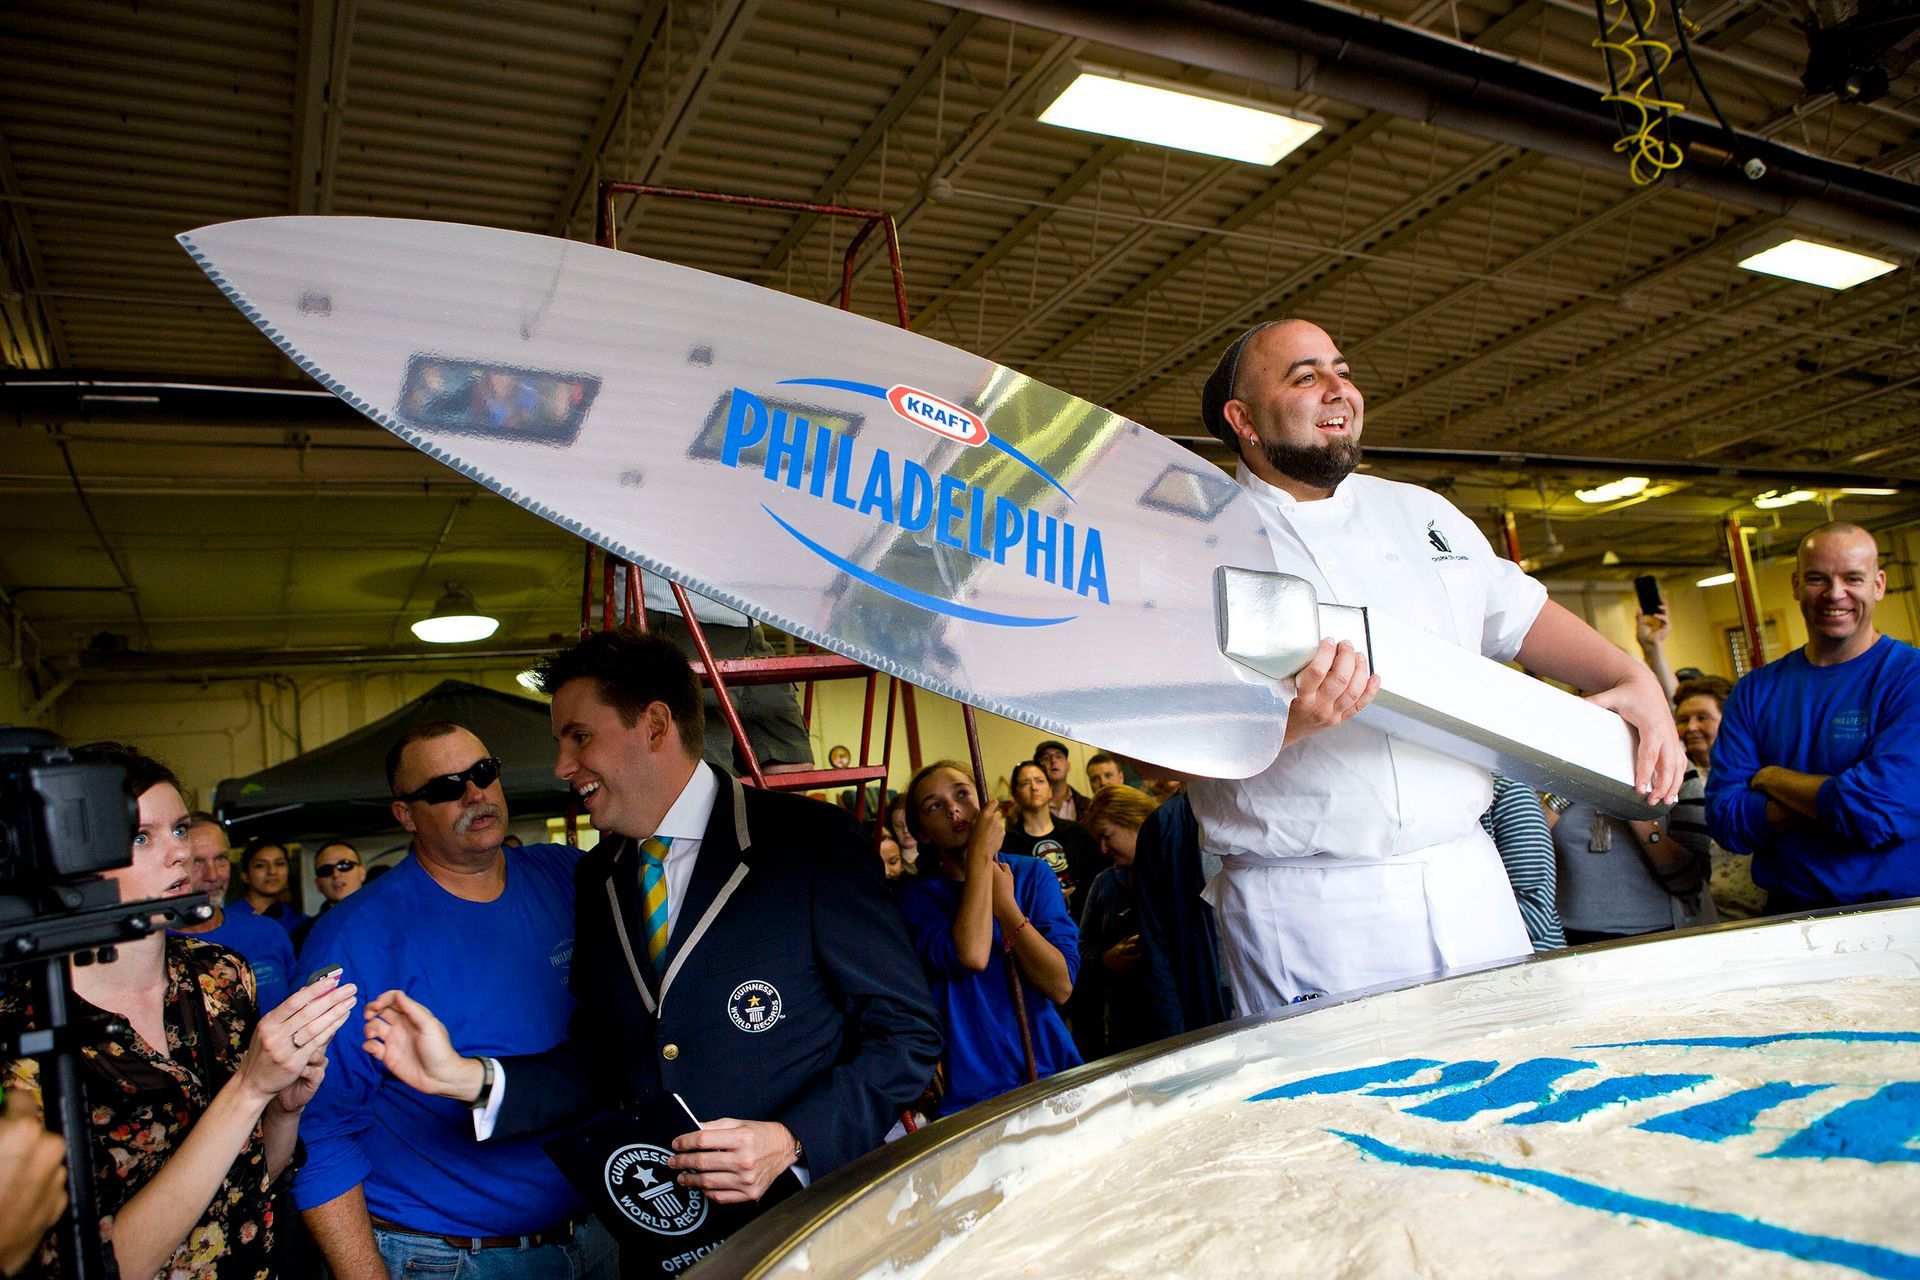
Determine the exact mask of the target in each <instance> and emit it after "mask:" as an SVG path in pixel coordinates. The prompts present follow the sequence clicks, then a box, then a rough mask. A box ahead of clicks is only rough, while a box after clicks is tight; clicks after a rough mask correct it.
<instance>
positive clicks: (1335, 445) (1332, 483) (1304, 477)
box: [1260, 439, 1360, 489]
mask: <svg viewBox="0 0 1920 1280" xmlns="http://www.w3.org/2000/svg"><path fill="white" fill-rule="evenodd" d="M1260 452H1261V453H1263V454H1265V455H1266V458H1267V465H1268V466H1270V467H1272V468H1273V469H1274V470H1275V471H1278V472H1279V473H1280V474H1281V475H1283V476H1286V477H1287V478H1288V479H1290V480H1297V481H1299V482H1300V483H1301V484H1304V485H1306V486H1307V487H1308V488H1310V489H1333V488H1337V487H1339V484H1340V482H1341V481H1342V480H1345V479H1346V478H1347V477H1348V476H1350V475H1352V474H1353V469H1354V468H1355V467H1357V466H1359V465H1360V445H1359V443H1358V442H1357V441H1354V440H1350V439H1334V440H1330V441H1328V442H1327V443H1326V444H1325V445H1302V444H1285V443H1282V442H1280V441H1277V440H1262V441H1261V442H1260Z"/></svg>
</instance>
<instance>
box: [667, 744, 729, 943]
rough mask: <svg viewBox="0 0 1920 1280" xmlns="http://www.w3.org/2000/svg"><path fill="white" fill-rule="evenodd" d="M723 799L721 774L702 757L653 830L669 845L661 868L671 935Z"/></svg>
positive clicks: (668, 934) (669, 935) (668, 928)
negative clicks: (715, 810) (710, 821)
mask: <svg viewBox="0 0 1920 1280" xmlns="http://www.w3.org/2000/svg"><path fill="white" fill-rule="evenodd" d="M719 798H720V775H719V774H717V773H715V772H714V771H713V766H712V765H710V764H708V763H707V762H706V761H704V760H702V761H701V762H700V763H699V764H697V765H695V766H694V767H693V776H692V777H691V778H688V779H687V785H686V786H684V787H682V788H681V789H680V795H679V796H678V797H677V798H676V799H675V800H674V802H673V803H672V804H671V805H669V806H668V807H667V816H666V817H664V818H662V819H660V826H659V828H658V829H657V830H655V831H654V832H653V834H654V835H656V836H658V837H660V838H661V839H662V840H671V841H672V842H673V843H672V844H670V845H668V846H667V857H666V861H665V862H664V863H662V864H661V869H662V870H663V871H665V872H666V874H667V936H668V937H669V938H671V937H672V936H673V930H674V928H675V926H677V925H678V924H679V923H680V903H681V901H682V900H684V899H685V898H686V896H687V885H688V884H689V883H690V882H691V881H692V880H693V864H694V863H695V862H696V861H698V860H699V858H700V842H701V841H703V840H705V839H706V836H707V820H708V819H710V818H711V817H713V806H714V802H715V801H717V800H718V799H719Z"/></svg>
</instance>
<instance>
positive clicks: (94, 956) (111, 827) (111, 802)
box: [0, 725, 211, 1280]
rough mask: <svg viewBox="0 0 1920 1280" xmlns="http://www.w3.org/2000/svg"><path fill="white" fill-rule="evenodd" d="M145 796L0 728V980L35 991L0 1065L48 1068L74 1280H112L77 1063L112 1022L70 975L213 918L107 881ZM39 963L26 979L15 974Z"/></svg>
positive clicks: (6, 1034) (113, 769)
mask: <svg viewBox="0 0 1920 1280" xmlns="http://www.w3.org/2000/svg"><path fill="white" fill-rule="evenodd" d="M139 825H140V805H139V801H138V798H137V797H135V796H133V795H131V794H129V791H128V787H127V775H126V771H125V770H124V769H122V768H121V767H120V766H119V765H117V764H111V763H109V762H107V761H104V760H89V759H85V758H84V757H83V758H79V759H76V758H75V757H74V754H73V752H71V751H69V750H68V749H67V748H66V747H65V746H64V745H62V744H61V741H60V739H59V738H58V737H57V736H55V735H54V734H51V733H48V732H46V731H45V730H42V729H20V728H15V727H13V726H11V725H0V981H5V982H7V983H9V984H12V983H14V982H25V983H30V984H31V985H30V990H31V992H32V997H31V1004H32V1007H33V1008H34V1009H35V1010H36V1011H37V1014H38V1016H37V1017H36V1018H35V1020H34V1021H35V1025H33V1026H28V1027H17V1026H0V1060H5V1059H9V1058H16V1057H32V1058H34V1059H37V1060H38V1061H39V1062H40V1064H41V1072H40V1088H41V1102H42V1105H43V1108H44V1110H45V1113H46V1117H47V1127H48V1128H49V1129H51V1130H53V1131H54V1132H56V1133H59V1134H62V1135H63V1136H64V1137H65V1138H66V1141H67V1200H68V1209H67V1213H66V1216H65V1217H63V1218H62V1219H61V1220H60V1225H59V1226H58V1227H56V1228H55V1232H56V1235H57V1237H58V1240H59V1251H60V1261H61V1264H62V1268H63V1270H64V1272H65V1274H66V1276H67V1277H68V1280H113V1278H114V1277H115V1275H116V1274H117V1272H116V1269H115V1267H114V1262H113V1256H112V1254H111V1253H109V1252H107V1251H105V1250H104V1249H103V1247H102V1242H101V1239H100V1233H99V1229H98V1223H99V1217H98V1215H97V1214H96V1213H95V1210H94V1206H95V1200H94V1194H93V1163H92V1154H91V1150H90V1148H89V1144H88V1140H87V1116H88V1111H87V1106H86V1099H85V1091H84V1087H83V1085H82V1083H81V1077H80V1056H81V1054H82V1052H83V1051H84V1050H86V1049H87V1048H88V1047H89V1046H91V1045H93V1044H96V1043H98V1040H99V1038H100V1036H101V1035H102V1034H112V1033H114V1032H115V1031H116V1028H115V1027H114V1026H113V1025H111V1024H112V1023H113V1021H114V1020H113V1019H111V1018H107V1019H102V1018H101V1017H100V1016H99V1015H98V1013H97V1012H96V1013H95V1014H93V1015H92V1016H91V1017H90V1016H88V1015H87V1014H85V1013H84V1012H80V1011H78V1010H76V1007H75V1005H74V1003H73V1001H74V996H73V992H72V987H71V984H70V982H69V980H68V976H67V964H68V962H69V958H71V962H72V963H73V964H76V965H85V964H92V963H95V962H102V963H104V962H109V961H111V960H112V959H113V958H114V954H115V953H114V948H115V947H116V946H117V945H119V944H121V943H125V942H131V941H133V940H134V939H136V938H143V937H148V936H151V935H152V934H154V933H156V932H158V931H160V930H162V929H165V928H166V927H167V926H168V925H170V924H174V923H177V922H179V921H181V920H184V919H189V918H192V919H202V920H204V919H208V918H210V916H211V908H209V907H208V906H207V905H206V902H207V899H206V896H205V895H204V894H194V895H189V896H183V897H178V898H164V899H148V900H146V901H141V902H122V901H121V900H120V886H119V885H118V884H117V883H116V882H114V881H113V880H110V879H108V878H106V876H105V875H104V874H102V873H104V872H106V871H110V870H112V869H114V868H115V867H124V866H127V865H129V864H130V863H131V862H132V861H133V853H132V849H133V835H134V832H135V831H136V830H137V829H138V828H139ZM28 966H32V968H31V969H29V971H28V972H27V973H15V972H13V970H15V969H17V968H25V967H28Z"/></svg>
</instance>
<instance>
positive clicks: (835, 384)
mask: <svg viewBox="0 0 1920 1280" xmlns="http://www.w3.org/2000/svg"><path fill="white" fill-rule="evenodd" d="M774 385H776V386H781V387H829V388H831V389H832V390H835V391H851V392H853V393H855V394H856V395H863V396H872V397H873V398H874V399H876V400H885V399H886V398H887V389H886V388H885V387H876V386H875V385H873V383H871V382H854V381H852V380H851V379H849V378H783V379H782V380H781V381H779V382H778V383H775V384H774ZM987 443H988V444H990V445H992V446H993V447H994V448H996V449H998V450H999V451H1000V452H1002V453H1004V454H1006V455H1007V456H1008V457H1009V458H1012V459H1013V460H1014V461H1015V462H1018V463H1019V464H1020V465H1021V466H1023V467H1025V468H1026V469H1027V470H1029V471H1031V472H1033V474H1035V475H1037V476H1039V477H1040V478H1041V479H1042V480H1045V481H1046V482H1047V483H1048V484H1050V485H1052V486H1053V487H1054V488H1056V489H1058V490H1059V491H1060V496H1061V497H1063V498H1065V499H1066V500H1067V501H1068V502H1071V503H1073V504H1074V505H1075V506H1079V505H1080V499H1078V498H1076V497H1074V496H1073V495H1072V494H1070V493H1068V492H1067V487H1066V486H1065V485H1063V484H1061V483H1060V482H1059V481H1058V480H1055V479H1054V478H1053V476H1052V475H1051V474H1050V473H1049V472H1048V471H1047V469H1046V468H1045V467H1043V466H1041V465H1040V464H1039V463H1037V462H1035V461H1034V460H1033V459H1032V458H1029V457H1028V456H1027V455H1026V454H1024V453H1022V452H1020V450H1018V449H1016V448H1014V446H1013V445H1011V444H1009V443H1007V442H1006V441H1005V440H1003V439H1001V438H1000V437H999V436H997V435H994V434H993V433H992V432H991V431H989V432H988V433H987Z"/></svg>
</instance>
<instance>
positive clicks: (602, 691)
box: [367, 631, 940, 1204]
mask: <svg viewBox="0 0 1920 1280" xmlns="http://www.w3.org/2000/svg"><path fill="white" fill-rule="evenodd" d="M539 672H540V681H541V687H542V688H543V689H544V690H546V691H547V692H548V693H550V694H551V695H552V696H553V732H554V738H555V739H556V741H557V742H558V743H559V749H560V758H559V763H558V765H557V766H556V768H555V773H557V774H558V775H559V777H560V778H561V779H562V780H563V781H565V782H566V783H567V784H568V785H569V786H570V787H572V788H573V791H574V794H576V795H578V796H579V797H580V798H581V801H582V804H583V805H584V806H585V808H586V810H587V813H588V814H589V815H590V816H591V817H592V819H593V823H594V826H595V827H597V828H599V830H600V831H601V833H602V835H603V837H604V838H603V839H602V841H601V843H600V844H599V845H598V846H597V847H596V848H595V849H594V850H593V851H592V852H591V853H589V854H588V855H587V856H586V857H585V858H584V859H583V860H582V862H581V865H580V874H579V880H578V883H579V939H580V942H579V953H578V959H577V962H576V963H575V965H574V969H573V990H574V994H575V997H576V999H577V1002H578V1004H577V1009H578V1012H577V1015H576V1017H575V1018H574V1020H573V1027H572V1036H571V1039H570V1042H569V1043H568V1044H566V1045H564V1046H562V1047H561V1048H559V1049H557V1050H555V1051H553V1052H551V1053H543V1054H536V1055H523V1056H519V1057H510V1056H507V1055H504V1054H498V1053H495V1052H494V1051H492V1050H490V1049H489V1048H488V1047H487V1046H486V1045H485V1044H484V1043H482V1042H480V1041H478V1040H476V1039H475V1038H473V1037H470V1036H464V1035H462V1034H461V1033H460V1031H459V1030H458V1029H456V1028H451V1027H446V1028H443V1027H441V1026H440V1024H439V1022H438V1021H436V1020H435V1018H434V1015H433V1012H431V1011H429V1009H428V1008H427V1007H425V1006H429V1005H431V1006H433V1007H434V1009H437V1008H438V1005H437V1003H436V998H435V997H434V996H433V994H432V993H430V992H423V991H421V990H420V989H418V988H414V989H412V990H409V991H407V992H405V993H402V992H399V991H388V992H385V993H384V994H382V995H381V996H380V997H379V998H378V999H376V1000H374V1001H373V1002H372V1003H371V1004H370V1005H369V1006H368V1009H367V1034H368V1037H369V1040H368V1043H369V1046H371V1047H372V1048H371V1051H373V1052H376V1053H378V1055H379V1057H380V1059H381V1061H382V1062H383V1063H385V1064H386V1066H387V1068H388V1069H389V1070H390V1071H392V1072H393V1073H394V1074H395V1075H397V1076H399V1077H400V1078H402V1079H405V1080H408V1081H409V1083H412V1084H413V1085H414V1086H415V1087H416V1088H419V1089H421V1090H423V1091H428V1092H434V1093H438V1094H440V1095H441V1096H443V1097H450V1098H458V1099H460V1100H462V1101H465V1102H467V1103H469V1104H470V1105H472V1106H474V1107H475V1108H476V1110H479V1111H481V1112H482V1115H483V1120H482V1128H483V1129H485V1128H491V1129H492V1131H493V1132H495V1133H497V1134H510V1133H511V1134H518V1133H525V1132H528V1131H529V1130H537V1129H538V1128H539V1127H540V1126H543V1125H553V1124H557V1123H561V1122H563V1121H565V1120H568V1119H571V1118H574V1117H577V1116H582V1115H584V1114H586V1113H588V1112H590V1111H592V1110H594V1109H595V1108H596V1107H597V1106H608V1105H613V1104H615V1103H616V1102H617V1101H620V1100H626V1101H630V1102H633V1103H636V1104H639V1105H640V1106H643V1107H653V1108H662V1107H663V1104H664V1106H671V1105H672V1102H671V1100H672V1099H675V1098H676V1097H677V1098H679V1099H684V1101H685V1106H686V1107H687V1108H688V1109H689V1110H691V1112H692V1113H693V1115H694V1116H697V1117H698V1118H699V1121H700V1127H699V1128H698V1129H695V1128H694V1126H692V1125H687V1126H685V1127H686V1128H687V1129H688V1130H690V1131H689V1132H684V1133H681V1134H679V1135H678V1136H677V1137H675V1138H674V1139H673V1147H674V1150H675V1152H676V1153H677V1154H675V1155H674V1156H673V1157H672V1158H671V1161H670V1167H671V1168H672V1170H673V1171H674V1174H675V1176H676V1177H677V1178H678V1180H679V1181H680V1182H681V1183H682V1185H686V1186H695V1187H699V1188H700V1189H701V1190H702V1191H704V1192H705V1193H706V1194H707V1195H708V1196H710V1197H711V1198H712V1199H713V1200H714V1201H715V1202H717V1203H722V1204H729V1203H744V1202H747V1201H757V1200H759V1199H760V1198H761V1196H762V1195H763V1194H765V1193H766V1191H767V1189H768V1188H769V1187H770V1186H771V1185H772V1183H773V1181H774V1179H776V1178H778V1177H779V1176H780V1175H781V1174H782V1173H783V1172H785V1171H786V1170H787V1169H789V1168H797V1169H799V1170H801V1171H804V1175H805V1176H807V1177H818V1176H820V1175H821V1174H824V1173H827V1172H829V1171H830V1170H832V1169H835V1168H837V1167H839V1166H840V1165H842V1164H845V1163H846V1162H847V1161H849V1160H851V1159H853V1158H854V1157H855V1156H858V1155H860V1154H861V1153H863V1152H865V1151H868V1150H871V1149H872V1148H874V1147H877V1146H879V1145H880V1142H881V1140H882V1138H883V1137H884V1136H885V1134H886V1132H887V1130H888V1128H889V1127H890V1126H892V1125H893V1124H894V1123H895V1120H896V1119H897V1117H898V1116H899V1114H900V1112H901V1111H902V1110H903V1109H904V1108H905V1107H906V1106H907V1105H908V1104H910V1103H911V1102H913V1101H914V1100H915V1099H916V1098H918V1097H919V1096H920V1093H921V1091H922V1089H923V1088H924V1087H925V1085H926V1084H927V1081H928V1080H929V1079H930V1078H931V1077H932V1075H933V1070H934V1065H935V1063H936V1062H937V1061H938V1059H939V1055H940V1032H939V1026H938V1022H937V1017H936V1014H935V1012H934V1007H933V1002H932V999H931V997H930V996H929V995H928V993H927V985H926V980H925V979H924V978H923V977H922V976H921V970H920V965H919V963H918V962H917V960H916V959H915V957H914V954H913V950H912V947H911V944H910V943H909V942H908V940H907V935H906V930H905V927H904V926H903V925H902V923H901V920H900V914H899V912H898V911H897V910H896V909H895V908H894V905H893V901H892V899H891V898H890V897H889V896H888V895H887V892H886V889H885V884H884V881H883V880H882V878H881V875H880V867H879V862H878V860H877V859H875V858H874V856H873V846H872V842H871V840H870V839H869V838H868V837H867V836H866V835H865V834H864V833H863V832H862V831H861V830H860V828H859V827H858V825H857V824H856V823H855V822H854V820H853V818H852V816H851V815H850V814H848V813H846V812H845V811H843V810H841V809H838V808H835V807H834V806H832V805H827V804H822V803H820V802H819V801H815V800H809V799H807V798H805V797H802V796H797V795H793V794H791V793H786V792H775V791H763V790H759V789H757V788H752V787H745V786H742V785H741V783H740V782H739V780H738V779H736V778H732V777H729V776H728V775H726V774H725V773H722V772H720V771H718V770H716V769H714V768H713V767H712V766H711V765H709V764H707V763H705V762H703V760H702V759H701V748H702V741H703V735H702V725H701V715H702V713H701V707H700V695H699V688H698V686H697V685H696V684H695V683H694V680H693V676H692V673H691V672H690V671H689V670H688V667H687V661H686V659H685V658H684V657H682V656H681V655H680V652H679V651H678V650H677V649H675V648H674V647H673V645H672V644H670V643H668V642H667V641H665V640H662V639H660V638H659V637H657V636H650V635H643V634H640V633H638V632H632V631H611V632H602V633H600V634H598V635H594V636H590V637H588V638H587V639H585V640H583V641H581V642H580V643H579V644H577V645H575V646H574V647H573V648H571V649H567V650H564V651H562V652H560V653H558V654H555V655H553V656H552V657H550V658H548V659H547V660H546V661H545V662H544V663H542V664H541V666H540V668H539ZM449 1031H451V1033H452V1034H451V1037H449V1034H448V1032H449ZM456 1046H457V1051H456ZM496 1112H497V1114H495V1113H496ZM518 1140H519V1139H514V1138H504V1137H494V1138H492V1139H491V1140H490V1141H489V1142H488V1143H486V1144H483V1145H489V1146H490V1145H492V1143H493V1142H502V1141H518Z"/></svg>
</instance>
